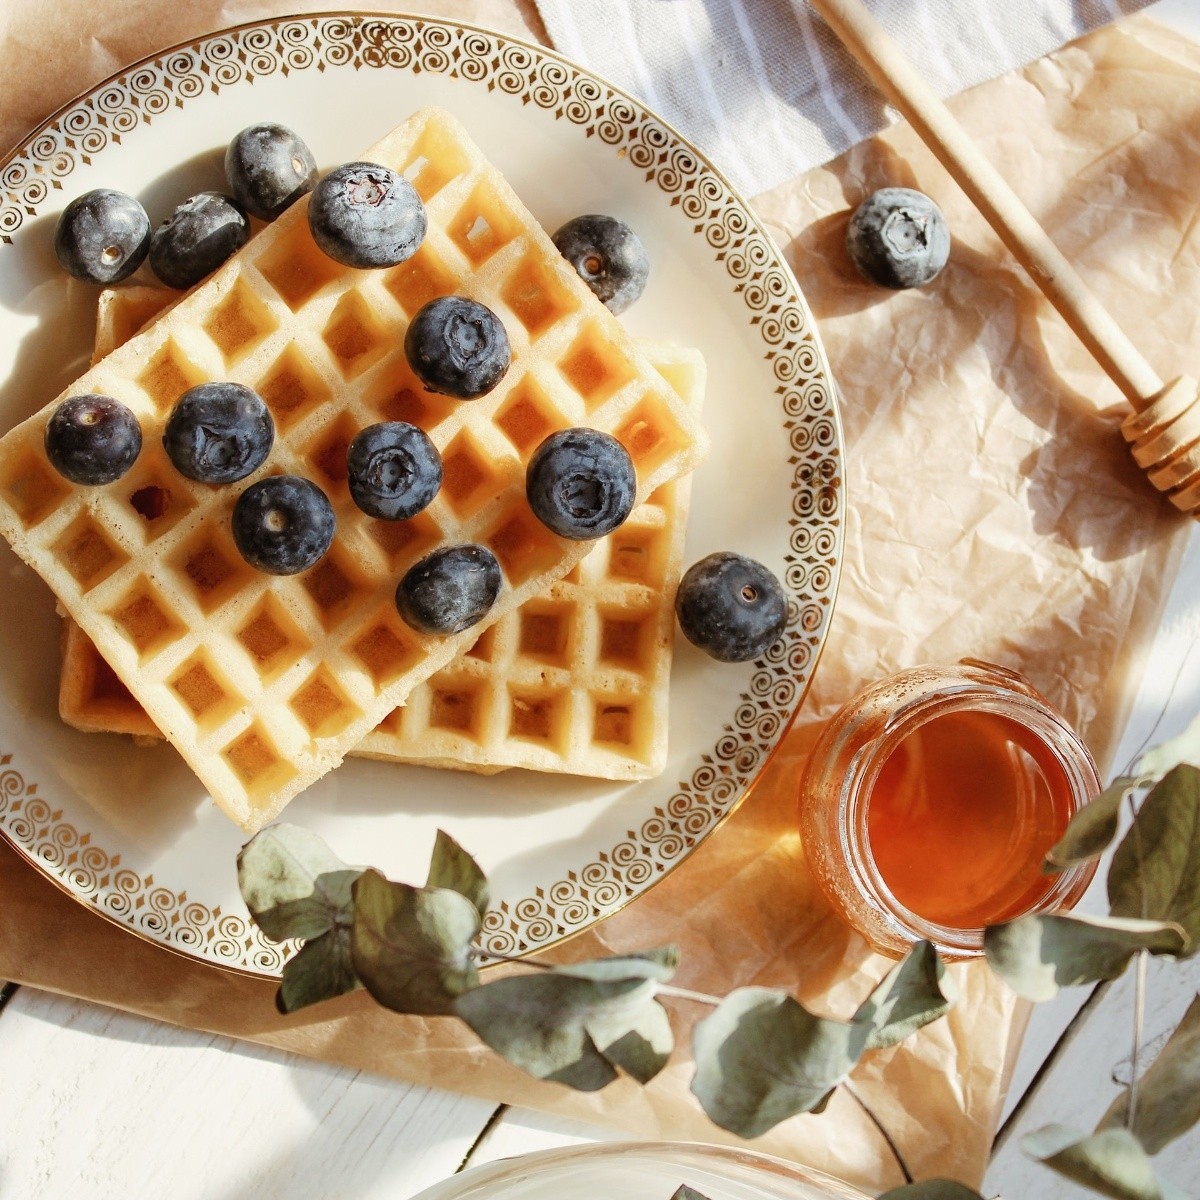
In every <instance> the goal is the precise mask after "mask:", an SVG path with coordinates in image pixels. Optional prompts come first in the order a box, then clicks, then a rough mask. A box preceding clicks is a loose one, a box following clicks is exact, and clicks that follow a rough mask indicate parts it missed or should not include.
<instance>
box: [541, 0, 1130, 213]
mask: <svg viewBox="0 0 1200 1200" xmlns="http://www.w3.org/2000/svg"><path fill="white" fill-rule="evenodd" d="M1148 2H1149V0H867V3H868V6H869V7H870V9H871V10H872V12H874V14H875V16H876V17H878V18H879V20H880V21H881V22H882V24H883V25H884V27H885V28H886V29H887V30H888V32H889V33H891V34H892V36H893V37H895V38H896V40H897V41H899V43H900V44H901V46H903V48H904V50H905V52H906V53H907V54H908V55H909V57H910V58H911V60H912V61H913V63H914V64H915V65H916V67H917V68H918V69H919V70H920V71H921V72H922V74H923V75H924V76H925V79H926V80H927V81H928V82H929V83H930V84H931V85H932V86H933V87H934V88H935V89H936V90H937V91H938V92H939V94H941V95H943V96H948V95H952V94H953V93H955V92H958V91H962V90H963V89H964V88H967V87H970V86H971V85H973V84H976V83H982V82H983V81H984V80H985V79H991V78H994V77H995V76H997V75H1002V74H1003V73H1004V72H1005V71H1009V70H1011V69H1012V68H1013V67H1017V66H1021V65H1023V64H1025V63H1027V62H1031V61H1032V60H1033V59H1035V58H1040V57H1041V56H1042V55H1043V54H1047V53H1049V52H1050V51H1052V50H1055V49H1057V48H1058V47H1059V46H1061V45H1063V44H1064V43H1065V42H1068V41H1070V40H1072V39H1073V38H1075V37H1078V36H1079V35H1080V34H1082V33H1085V32H1086V31H1087V30H1089V29H1092V28H1094V27H1095V26H1097V25H1102V24H1104V23H1105V22H1106V21H1111V20H1114V19H1115V18H1117V17H1119V16H1121V15H1122V14H1124V13H1129V12H1133V11H1135V10H1136V9H1139V8H1143V7H1145V5H1146V4H1147V3H1148ZM537 4H538V9H539V11H540V12H541V15H542V19H543V21H544V22H545V24H546V29H547V32H548V33H549V34H550V37H551V40H552V41H553V43H554V47H555V49H557V50H559V51H561V52H562V53H563V54H565V55H567V57H569V58H572V59H574V60H575V61H576V62H580V63H582V64H584V65H585V66H586V67H588V68H589V69H591V70H593V71H595V72H596V73H597V74H598V75H600V76H602V77H604V78H606V79H608V80H610V81H611V82H612V83H614V84H616V85H617V86H619V87H621V88H623V89H624V90H625V91H627V92H630V93H632V94H633V95H634V96H636V97H638V99H640V100H642V101H644V102H645V103H646V104H648V105H649V106H650V107H651V108H652V109H653V110H654V111H655V112H657V113H658V115H659V116H661V117H663V118H664V119H665V120H666V121H668V122H669V123H670V124H672V125H674V126H675V127H676V128H677V129H678V130H679V131H680V132H681V133H682V134H683V135H684V136H685V137H686V138H688V139H689V140H690V141H691V142H692V143H693V144H694V145H696V146H697V147H698V148H699V149H700V150H702V151H703V152H704V153H705V154H707V155H708V156H709V157H710V158H711V159H712V160H713V162H714V163H715V164H716V165H717V166H718V167H719V168H720V169H721V170H722V171H723V172H724V173H725V175H726V176H727V177H728V178H729V179H730V180H731V181H732V182H733V184H734V186H735V187H737V188H738V189H739V190H740V191H742V192H743V193H744V194H746V195H749V196H752V195H755V194H756V193H758V192H761V191H765V190H766V189H767V188H770V187H774V186H775V184H777V183H781V182H783V181H784V180H786V179H791V178H792V177H793V176H795V175H798V174H799V173H800V172H802V171H806V170H808V169H809V168H810V167H814V166H817V165H818V164H819V163H823V162H827V161H828V160H829V159H831V158H834V157H836V156H837V155H838V154H840V153H841V152H842V151H843V150H845V149H847V148H848V147H850V146H852V145H854V144H855V143H856V142H859V141H862V140H863V139H864V138H867V137H870V136H871V135H872V134H874V133H877V132H878V131H879V130H880V129H882V128H884V126H886V125H887V124H889V123H890V121H891V120H892V119H893V118H894V116H895V113H894V110H892V109H891V108H890V107H889V106H888V105H887V104H886V103H885V102H884V101H883V100H882V99H881V98H880V96H879V93H878V92H877V91H876V89H875V87H874V85H872V84H871V82H870V81H869V80H868V79H867V78H866V76H865V75H864V74H863V73H862V71H861V69H860V68H859V67H858V65H857V64H856V63H855V62H854V61H853V60H852V59H851V58H850V56H849V55H848V54H847V53H846V52H845V51H844V50H843V49H842V47H841V45H840V44H839V43H838V42H837V40H836V38H834V36H833V34H832V33H830V32H829V30H828V29H827V28H826V26H825V24H824V22H823V21H822V20H821V19H820V17H818V16H817V15H816V13H815V12H814V11H813V10H812V9H811V8H810V7H809V5H808V3H807V2H806V0H537Z"/></svg>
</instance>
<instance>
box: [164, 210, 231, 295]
mask: <svg viewBox="0 0 1200 1200" xmlns="http://www.w3.org/2000/svg"><path fill="white" fill-rule="evenodd" d="M249 238H250V222H249V220H247V218H246V214H245V212H244V211H243V210H242V206H241V205H240V204H238V202H237V201H236V200H233V199H231V198H230V197H229V196H222V195H221V193H220V192H198V193H197V194H196V195H195V196H190V197H188V199H186V200H185V201H184V202H183V203H182V204H180V205H179V206H178V207H177V208H176V209H175V211H174V212H173V213H172V214H171V215H170V216H169V217H168V218H167V219H166V220H165V221H164V222H163V223H162V224H161V225H160V226H159V227H158V228H157V229H156V230H155V231H154V236H153V237H152V238H151V239H150V269H151V270H152V271H153V272H154V273H155V275H157V276H158V277H159V279H160V280H162V282H163V283H165V284H166V285H167V287H173V288H190V287H191V286H192V285H193V284H195V283H199V282H200V280H202V279H203V278H204V277H205V276H206V275H211V274H212V273H213V271H215V270H216V269H217V268H218V267H219V266H220V265H221V264H222V263H223V262H224V261H225V260H226V259H227V258H228V257H229V256H230V255H231V254H234V253H235V252H236V251H238V250H240V249H241V248H242V247H243V246H244V245H245V244H246V242H247V241H248V240H249Z"/></svg>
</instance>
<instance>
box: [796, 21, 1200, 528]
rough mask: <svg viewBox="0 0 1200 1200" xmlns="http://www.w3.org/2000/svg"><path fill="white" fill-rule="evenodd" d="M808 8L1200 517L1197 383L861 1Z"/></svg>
mask: <svg viewBox="0 0 1200 1200" xmlns="http://www.w3.org/2000/svg"><path fill="white" fill-rule="evenodd" d="M812 6H813V8H815V9H816V10H817V12H819V13H820V14H821V16H822V17H823V18H824V19H825V22H826V24H828V26H829V28H830V29H831V30H832V31H833V32H834V34H836V35H837V37H838V38H839V40H840V41H841V42H842V44H843V45H844V46H845V47H846V49H847V50H848V51H849V52H850V53H851V54H852V55H853V56H854V58H855V59H857V61H858V63H859V65H860V66H862V68H863V69H864V70H865V71H866V72H867V74H868V75H869V76H870V77H871V78H872V79H873V80H874V81H875V83H876V84H877V85H878V86H879V88H880V89H881V90H882V91H883V93H884V94H885V95H886V96H887V97H888V99H889V100H890V101H891V102H892V103H893V104H894V105H895V106H896V107H897V108H898V109H899V110H900V112H901V113H902V114H903V115H904V116H905V117H906V118H907V120H908V121H909V123H910V124H911V125H912V127H913V128H914V129H915V130H916V131H917V133H918V134H919V135H920V137H921V138H922V140H923V141H924V142H925V144H926V145H927V146H928V147H929V148H930V150H932V151H933V153H934V154H935V155H936V156H937V158H938V159H939V161H940V162H941V164H942V165H943V166H944V167H945V168H946V170H947V171H948V172H949V173H950V175H951V176H952V177H953V178H954V180H955V181H956V182H957V183H958V185H959V187H961V188H962V189H963V191H964V192H966V194H967V196H968V197H969V198H970V199H971V201H972V202H973V203H974V204H975V206H976V207H977V208H978V209H979V211H980V212H981V213H982V214H983V215H984V217H985V218H986V219H987V221H988V223H989V224H990V225H991V226H992V228H993V229H994V230H995V231H996V233H997V234H998V235H999V236H1000V238H1001V240H1002V241H1003V242H1004V244H1005V245H1006V246H1007V247H1008V249H1009V251H1010V252H1011V253H1012V255H1013V257H1014V258H1016V260H1017V261H1018V262H1019V263H1020V264H1021V265H1022V266H1023V267H1024V268H1025V270H1026V271H1028V272H1029V274H1030V276H1031V277H1032V279H1033V281H1034V283H1036V284H1037V286H1038V287H1039V288H1040V289H1041V290H1042V293H1043V294H1044V295H1045V297H1046V299H1047V300H1049V301H1050V303H1051V304H1053V305H1054V307H1055V308H1056V309H1057V310H1058V311H1059V313H1060V314H1061V316H1062V317H1063V319H1064V320H1065V321H1066V323H1067V324H1068V325H1069V326H1070V327H1071V329H1072V330H1074V332H1075V334H1076V335H1077V336H1078V338H1079V340H1080V341H1081V342H1083V344H1084V346H1085V347H1087V349H1088V350H1089V351H1090V353H1091V354H1092V356H1093V357H1094V358H1095V359H1096V361H1097V362H1098V363H1099V364H1100V366H1101V367H1103V368H1104V371H1105V372H1106V373H1107V375H1108V377H1109V378H1110V379H1111V380H1112V381H1113V382H1114V383H1115V384H1116V385H1117V387H1119V388H1120V389H1121V391H1122V393H1123V394H1124V396H1125V398H1126V399H1127V400H1128V401H1129V403H1130V404H1131V405H1132V407H1133V412H1132V413H1130V414H1129V416H1128V417H1126V418H1125V420H1124V421H1123V422H1122V424H1121V432H1122V433H1123V434H1124V435H1125V439H1126V440H1127V441H1128V442H1130V443H1131V450H1132V452H1133V457H1134V459H1135V461H1136V462H1137V464H1138V465H1139V466H1140V467H1144V468H1145V469H1146V473H1147V475H1148V476H1149V478H1150V482H1151V483H1152V484H1154V486H1155V487H1156V488H1158V489H1159V491H1162V492H1165V493H1166V494H1167V495H1168V496H1169V497H1170V499H1171V503H1172V504H1174V505H1175V506H1176V507H1177V508H1179V509H1181V510H1182V511H1183V512H1186V513H1190V514H1192V515H1193V516H1195V515H1197V514H1198V513H1200V405H1198V404H1197V403H1196V400H1197V391H1198V388H1197V383H1196V381H1195V380H1194V379H1192V378H1190V377H1189V376H1186V375H1181V376H1180V377H1179V378H1177V379H1173V380H1172V381H1171V382H1170V383H1167V384H1165V385H1164V383H1163V381H1162V379H1161V378H1160V377H1159V375H1158V373H1157V372H1156V371H1155V370H1154V368H1153V367H1152V366H1151V365H1150V363H1148V362H1147V361H1146V359H1145V358H1144V357H1143V355H1142V354H1141V352H1140V351H1139V350H1138V348H1137V347H1136V346H1135V345H1134V344H1133V343H1132V342H1131V341H1130V340H1129V338H1128V337H1127V336H1126V335H1125V333H1124V332H1123V331H1122V330H1121V328H1120V327H1119V326H1118V325H1117V323H1116V321H1114V320H1113V318H1112V317H1111V316H1110V315H1109V313H1108V312H1107V310H1106V309H1105V308H1104V306H1103V305H1102V304H1101V303H1100V301H1099V300H1098V299H1097V298H1096V296H1095V295H1093V294H1092V292H1091V290H1090V289H1089V288H1088V286H1087V284H1086V283H1084V281H1083V280H1082V279H1081V278H1080V276H1079V274H1078V273H1077V272H1076V270H1075V268H1074V267H1072V266H1071V264H1070V263H1069V262H1068V261H1067V259H1066V258H1065V257H1064V255H1063V254H1062V252H1061V251H1060V250H1059V249H1058V247H1057V246H1055V245H1054V243H1053V242H1052V241H1051V240H1050V238H1049V237H1048V236H1047V235H1046V231H1045V230H1044V229H1042V227H1041V226H1040V225H1039V224H1038V223H1037V221H1036V220H1035V219H1034V217H1033V214H1032V213H1030V211H1029V209H1027V208H1026V207H1025V205H1024V204H1023V203H1022V201H1021V200H1020V198H1019V197H1018V196H1017V194H1016V193H1015V192H1014V191H1013V190H1012V188H1010V187H1009V186H1008V184H1007V183H1005V181H1004V179H1003V178H1002V177H1001V176H1000V173H999V172H998V171H997V170H996V169H995V167H993V166H992V165H991V163H990V162H988V160H987V159H986V158H985V157H984V156H983V154H982V152H981V151H980V150H979V149H978V148H977V147H976V146H975V145H974V143H972V141H971V140H970V138H969V137H968V136H967V134H966V133H965V131H964V130H963V128H962V126H960V125H959V124H958V122H957V121H956V120H955V119H954V117H953V116H952V115H951V114H950V110H949V109H948V108H947V107H946V106H945V105H944V104H943V103H942V101H941V100H940V99H938V97H937V96H936V95H935V94H934V92H933V90H932V89H931V88H930V87H929V85H928V84H927V83H925V81H924V80H923V79H922V78H921V76H920V75H918V74H917V71H916V69H915V68H914V67H913V66H912V64H911V63H910V62H909V61H908V59H907V58H906V57H905V55H904V52H903V51H902V50H901V49H900V47H899V46H898V45H897V44H896V42H894V41H893V40H892V38H891V37H890V36H889V35H888V34H887V33H886V32H885V30H884V29H883V27H882V26H881V25H880V24H879V22H878V21H876V20H875V18H874V17H873V16H871V14H870V13H869V12H868V11H867V10H866V8H865V7H864V6H863V4H862V2H861V0H812Z"/></svg>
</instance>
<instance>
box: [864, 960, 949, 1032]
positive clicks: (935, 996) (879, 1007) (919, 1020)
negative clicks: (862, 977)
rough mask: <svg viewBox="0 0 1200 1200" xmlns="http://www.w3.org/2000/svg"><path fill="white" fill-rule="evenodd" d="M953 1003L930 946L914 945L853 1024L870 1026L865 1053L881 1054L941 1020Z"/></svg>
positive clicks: (888, 975)
mask: <svg viewBox="0 0 1200 1200" xmlns="http://www.w3.org/2000/svg"><path fill="white" fill-rule="evenodd" d="M953 999H954V990H953V985H952V984H951V982H950V980H949V978H948V977H947V975H946V967H945V965H944V964H943V963H942V960H941V959H940V958H938V955H937V951H936V950H934V948H933V945H932V943H930V942H918V943H917V944H916V945H915V946H914V947H913V948H912V949H911V950H910V951H909V952H908V954H907V955H905V957H904V959H903V960H902V961H901V962H900V963H899V964H897V965H896V966H895V967H894V968H893V969H892V970H891V971H889V972H888V974H887V975H886V976H884V978H883V980H882V982H881V983H880V984H879V986H878V987H877V988H876V989H875V990H874V991H873V992H872V993H871V994H870V996H868V997H867V999H866V1001H865V1002H864V1003H863V1005H862V1007H861V1008H860V1009H859V1010H858V1012H856V1013H855V1014H854V1020H855V1021H857V1022H863V1023H865V1024H867V1025H869V1026H870V1035H869V1036H868V1038H867V1049H868V1050H882V1049H884V1048H885V1047H887V1046H895V1045H896V1044H897V1043H899V1042H902V1041H903V1040H904V1039H905V1038H906V1037H908V1036H909V1034H913V1033H916V1031H917V1030H918V1029H920V1028H921V1027H922V1026H924V1025H928V1024H929V1023H930V1022H931V1021H936V1020H937V1019H938V1017H941V1016H944V1015H945V1013H946V1012H947V1010H948V1009H949V1008H950V1004H951V1002H952V1000H953Z"/></svg>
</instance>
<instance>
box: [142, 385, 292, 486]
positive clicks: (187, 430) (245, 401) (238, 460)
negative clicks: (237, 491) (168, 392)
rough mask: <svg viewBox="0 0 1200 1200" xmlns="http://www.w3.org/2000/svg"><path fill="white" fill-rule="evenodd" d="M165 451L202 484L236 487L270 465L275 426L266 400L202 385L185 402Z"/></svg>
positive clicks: (233, 388)
mask: <svg viewBox="0 0 1200 1200" xmlns="http://www.w3.org/2000/svg"><path fill="white" fill-rule="evenodd" d="M162 440H163V448H164V449H165V450H166V452H167V457H168V458H169V459H170V460H171V461H172V462H173V463H174V464H175V467H176V469H177V470H178V471H179V473H180V474H181V475H186V476H187V477H188V478H189V479H194V480H195V481H196V482H197V483H234V482H235V481H236V480H238V479H245V478H246V476H247V475H249V474H250V473H251V472H252V471H255V470H257V469H258V468H259V467H261V466H262V464H263V463H264V462H266V460H267V455H268V454H270V452H271V445H272V443H273V442H274V441H275V423H274V421H272V420H271V413H270V411H269V410H268V409H267V406H266V405H265V404H264V403H263V401H262V397H261V396H259V394H258V393H257V392H255V391H252V390H251V389H250V388H248V387H244V386H243V385H242V384H240V383H201V384H197V386H196V387H194V388H189V389H188V390H187V391H186V392H184V393H183V395H182V396H180V397H179V400H178V402H177V403H176V405H175V407H174V408H173V409H172V410H171V415H170V417H168V418H167V424H166V428H165V429H164V430H163V439H162Z"/></svg>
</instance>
